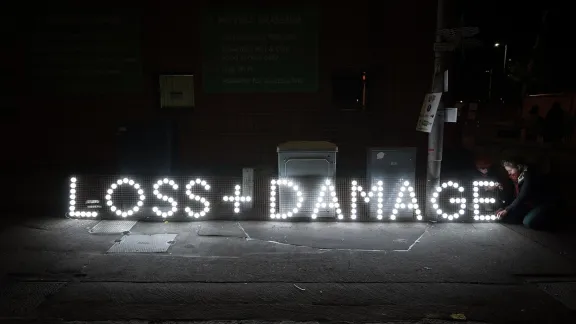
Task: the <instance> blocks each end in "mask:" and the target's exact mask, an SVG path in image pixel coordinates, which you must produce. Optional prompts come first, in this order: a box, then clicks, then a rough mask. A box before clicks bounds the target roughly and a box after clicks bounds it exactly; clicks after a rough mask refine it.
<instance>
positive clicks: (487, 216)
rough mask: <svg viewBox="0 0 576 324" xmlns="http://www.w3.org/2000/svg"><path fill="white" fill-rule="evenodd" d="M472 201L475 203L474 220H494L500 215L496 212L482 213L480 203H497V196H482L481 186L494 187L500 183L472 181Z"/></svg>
mask: <svg viewBox="0 0 576 324" xmlns="http://www.w3.org/2000/svg"><path fill="white" fill-rule="evenodd" d="M472 185H473V187H472V191H473V193H472V197H473V198H472V203H474V220H475V221H478V220H480V221H491V220H492V221H494V220H496V219H497V218H498V217H497V216H496V215H495V214H481V213H480V205H481V204H495V203H496V199H495V198H487V197H480V193H479V191H480V188H481V187H494V186H497V185H498V183H497V182H494V181H474V182H473V183H472Z"/></svg>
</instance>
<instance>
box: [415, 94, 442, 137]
mask: <svg viewBox="0 0 576 324" xmlns="http://www.w3.org/2000/svg"><path fill="white" fill-rule="evenodd" d="M441 97H442V92H436V93H429V94H427V95H426V97H424V103H423V104H422V110H420V117H419V118H418V124H417V125H416V130H417V131H419V132H425V133H430V131H432V124H434V118H436V112H437V111H438V105H439V104H440V98H441Z"/></svg>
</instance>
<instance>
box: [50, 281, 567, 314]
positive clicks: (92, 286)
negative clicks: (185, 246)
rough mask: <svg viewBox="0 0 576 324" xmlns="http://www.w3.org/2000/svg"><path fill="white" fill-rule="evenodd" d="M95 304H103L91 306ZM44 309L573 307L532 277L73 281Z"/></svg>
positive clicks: (550, 310)
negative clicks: (483, 280)
mask: <svg viewBox="0 0 576 324" xmlns="http://www.w3.org/2000/svg"><path fill="white" fill-rule="evenodd" d="M95 304H96V305H98V307H93V305H95ZM263 309H266V311H263ZM215 310H217V311H215ZM40 311H41V313H42V316H46V317H52V318H54V317H56V318H63V319H67V320H71V319H77V320H87V319H92V320H106V319H122V318H126V317H129V318H146V319H156V320H165V319H167V317H169V318H170V319H172V320H177V319H187V320H194V319H195V320H209V319H214V320H216V319H219V320H225V319H234V318H239V317H244V318H259V319H261V320H302V319H304V318H308V319H310V318H316V319H318V320H323V321H353V322H365V321H369V322H374V321H375V320H376V321H386V320H395V319H396V320H408V319H411V320H420V319H422V318H427V317H436V318H439V319H442V318H448V317H450V315H451V314H463V315H464V316H466V318H468V319H470V320H477V321H489V320H491V319H498V321H512V320H513V321H521V322H534V321H544V320H546V321H549V322H556V323H559V322H565V321H566V320H567V319H570V318H571V317H570V316H571V314H572V313H571V312H570V311H569V310H567V309H566V308H565V307H564V306H563V305H562V304H561V303H559V302H558V301H556V300H555V299H554V298H552V297H550V296H548V295H547V294H545V293H543V292H542V291H541V290H539V289H538V288H536V287H534V286H532V285H471V284H421V283H409V284H398V283H394V284H334V283H325V284H318V283H308V284H297V285H296V284H292V283H261V284H257V283H237V284H202V283H196V284H190V283H173V284H166V283H153V284H147V283H144V284H142V283H104V282H98V283H96V282H94V283H74V284H70V285H68V286H67V287H65V288H64V289H62V290H61V291H60V293H59V294H58V295H56V296H54V297H53V298H51V299H50V300H49V301H48V302H46V303H44V304H43V305H42V307H41V310H40Z"/></svg>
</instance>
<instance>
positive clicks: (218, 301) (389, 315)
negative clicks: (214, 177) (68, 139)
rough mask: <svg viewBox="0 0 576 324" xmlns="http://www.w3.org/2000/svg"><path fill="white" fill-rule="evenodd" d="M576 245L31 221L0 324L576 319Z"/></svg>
mask: <svg viewBox="0 0 576 324" xmlns="http://www.w3.org/2000/svg"><path fill="white" fill-rule="evenodd" d="M574 242H576V239H573V238H570V236H566V235H560V234H554V235H553V234H548V233H538V232H532V231H529V230H525V229H523V228H521V227H507V226H503V225H500V224H422V223H382V224H380V223H288V222H248V221H246V222H244V221H240V222H208V221H207V222H156V223H154V222H130V221H102V222H100V221H98V220H72V219H26V220H21V221H17V222H14V223H13V224H11V225H4V228H3V229H2V230H1V232H0V257H1V261H0V264H1V266H0V278H1V279H0V288H1V290H0V322H5V323H20V322H22V323H85V322H90V323H189V322H191V321H195V322H200V321H209V322H206V323H239V324H248V323H254V324H255V323H279V322H283V321H295V322H352V323H389V322H395V323H445V322H446V321H453V320H459V321H464V322H465V321H468V322H470V323H473V322H474V321H478V322H484V323H505V322H510V321H520V322H523V323H543V322H548V323H550V322H554V323H574V322H576V320H574V315H575V314H576V313H575V312H574V310H576V245H575V244H574ZM96 321H98V322H96ZM234 321H236V322H234ZM238 321H243V322H238ZM285 323H286V322H285Z"/></svg>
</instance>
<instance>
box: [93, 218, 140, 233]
mask: <svg viewBox="0 0 576 324" xmlns="http://www.w3.org/2000/svg"><path fill="white" fill-rule="evenodd" d="M136 223H137V221H109V220H103V221H100V222H99V223H98V224H96V226H94V227H92V229H91V230H90V233H92V234H120V233H124V232H127V231H129V230H131V229H132V227H134V225H136Z"/></svg>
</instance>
